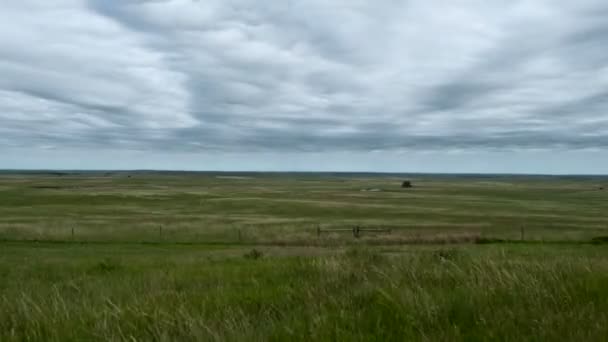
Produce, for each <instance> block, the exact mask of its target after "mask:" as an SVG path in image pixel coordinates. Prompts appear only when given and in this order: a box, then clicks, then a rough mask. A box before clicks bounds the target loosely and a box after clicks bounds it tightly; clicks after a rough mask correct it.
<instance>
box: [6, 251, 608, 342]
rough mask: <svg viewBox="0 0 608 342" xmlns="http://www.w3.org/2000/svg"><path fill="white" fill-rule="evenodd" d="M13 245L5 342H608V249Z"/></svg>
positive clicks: (8, 269)
mask: <svg viewBox="0 0 608 342" xmlns="http://www.w3.org/2000/svg"><path fill="white" fill-rule="evenodd" d="M3 247H7V248H6V249H5V250H4V252H3V254H2V259H0V260H2V263H0V340H2V341H22V340H37V341H70V340H73V341H80V340H99V341H109V340H156V341H170V340H192V341H199V340H212V341H213V340H215V341H225V340H234V341H245V340H246V341H257V340H260V341H262V340H264V341H268V340H276V341H283V340H295V341H298V340H320V341H324V340H361V341H368V340H378V341H391V340H393V341H403V340H428V341H441V340H450V341H451V340H463V341H472V340H473V341H474V340H516V341H521V340H551V341H557V340H584V341H593V340H596V341H602V340H605V337H606V336H608V319H607V318H608V317H607V315H608V262H607V261H608V259H607V257H608V251H604V250H603V249H602V247H601V246H585V247H584V248H581V247H580V246H552V247H542V246H540V247H530V246H507V247H496V246H494V247H491V248H490V247H486V246H477V247H467V248H462V247H461V248H447V247H424V248H422V247H420V248H416V249H400V250H392V251H391V250H384V251H383V252H381V251H382V250H381V249H378V248H374V249H369V248H362V247H357V248H352V249H347V250H345V251H341V252H336V253H333V254H331V255H325V256H317V257H314V256H313V257H298V256H293V257H276V256H273V254H272V252H271V251H270V252H269V251H266V252H265V253H260V255H259V256H258V257H256V258H252V257H250V256H249V255H250V254H251V252H249V251H248V250H232V251H229V252H230V253H228V254H222V251H221V250H215V251H197V250H196V248H195V247H188V248H191V249H190V250H187V251H184V250H183V249H184V248H186V247H183V246H182V247H179V248H174V249H171V248H168V249H161V248H158V247H154V246H148V247H139V249H137V250H135V251H134V250H129V249H130V248H132V247H131V246H122V247H121V246H113V245H104V246H77V247H72V248H69V247H66V246H46V245H42V246H38V247H36V246H35V245H20V244H17V245H14V244H9V245H7V246H3ZM91 249H93V250H91ZM186 249H187V248H186ZM34 250H35V251H34ZM224 252H226V251H224ZM245 255H248V257H245Z"/></svg>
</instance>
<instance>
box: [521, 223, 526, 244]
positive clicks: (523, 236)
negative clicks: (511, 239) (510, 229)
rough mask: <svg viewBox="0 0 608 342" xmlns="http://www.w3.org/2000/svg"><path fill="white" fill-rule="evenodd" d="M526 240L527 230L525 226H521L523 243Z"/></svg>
mask: <svg viewBox="0 0 608 342" xmlns="http://www.w3.org/2000/svg"><path fill="white" fill-rule="evenodd" d="M524 238H525V228H524V226H523V225H522V226H521V241H524Z"/></svg>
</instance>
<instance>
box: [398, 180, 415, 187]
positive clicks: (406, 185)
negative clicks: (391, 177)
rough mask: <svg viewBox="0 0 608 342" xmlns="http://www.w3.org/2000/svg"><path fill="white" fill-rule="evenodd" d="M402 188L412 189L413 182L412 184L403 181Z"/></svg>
mask: <svg viewBox="0 0 608 342" xmlns="http://www.w3.org/2000/svg"><path fill="white" fill-rule="evenodd" d="M401 187H402V188H412V187H413V185H412V182H410V181H403V183H401Z"/></svg>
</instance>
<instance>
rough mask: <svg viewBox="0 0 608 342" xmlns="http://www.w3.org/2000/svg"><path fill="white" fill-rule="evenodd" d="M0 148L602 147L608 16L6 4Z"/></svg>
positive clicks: (530, 8) (378, 7) (606, 132)
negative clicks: (1, 145) (606, 19)
mask: <svg viewBox="0 0 608 342" xmlns="http://www.w3.org/2000/svg"><path fill="white" fill-rule="evenodd" d="M0 10H1V11H2V12H3V13H5V14H6V15H5V18H6V19H7V20H3V21H2V23H0V46H2V47H1V48H0V74H1V75H2V78H1V79H0V136H2V138H0V143H2V144H3V145H4V146H18V147H41V148H72V147H82V148H87V149H91V150H93V149H96V148H101V147H103V148H114V149H121V148H123V149H132V150H143V151H182V152H192V151H226V152H242V151H258V152H269V151H270V152H272V151H283V152H293V151H306V152H323V151H327V152H332V151H402V150H418V151H423V150H450V149H459V150H484V149H485V150H494V149H508V150H535V149H558V148H559V149H593V148H597V149H604V148H606V147H608V146H606V145H608V113H607V110H608V100H606V99H607V98H608V96H607V95H608V57H607V56H608V54H606V48H605V46H606V45H607V43H608V40H607V39H608V38H607V37H608V26H607V25H606V21H605V15H602V14H606V13H608V5H605V4H604V3H603V2H602V1H591V0H584V1H581V2H577V3H571V4H557V3H555V2H554V1H549V0H544V1H535V2H533V3H532V2H521V1H515V2H504V3H501V4H498V3H492V2H485V1H479V0H458V1H453V2H449V3H442V4H441V5H439V4H436V3H435V4H434V3H431V2H427V1H407V2H402V1H392V0H382V1H377V2H364V1H346V0H333V1H325V0H323V1H322V0H313V1H306V2H301V1H278V2H260V1H257V0H255V1H254V0H234V1H232V0H230V1H225V0H221V1H220V0H209V1H192V0H155V1H151V0H150V1H145V0H120V1H118V0H89V1H85V0H55V1H44V2H41V1H37V0H24V1H19V2H9V3H3V4H2V5H0Z"/></svg>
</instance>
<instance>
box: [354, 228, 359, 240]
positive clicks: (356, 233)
mask: <svg viewBox="0 0 608 342" xmlns="http://www.w3.org/2000/svg"><path fill="white" fill-rule="evenodd" d="M353 236H354V237H355V238H359V226H354V227H353Z"/></svg>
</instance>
